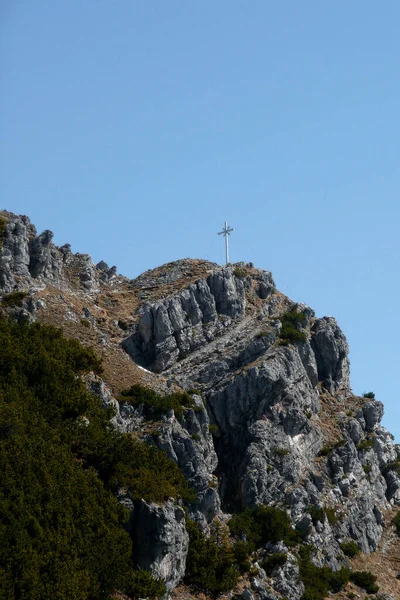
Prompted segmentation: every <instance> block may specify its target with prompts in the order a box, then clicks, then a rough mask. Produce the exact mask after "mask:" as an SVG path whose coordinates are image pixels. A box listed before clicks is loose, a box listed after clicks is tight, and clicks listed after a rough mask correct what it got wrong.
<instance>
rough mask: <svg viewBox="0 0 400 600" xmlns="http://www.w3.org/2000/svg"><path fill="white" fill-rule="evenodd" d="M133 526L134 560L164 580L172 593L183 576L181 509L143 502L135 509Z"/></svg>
mask: <svg viewBox="0 0 400 600" xmlns="http://www.w3.org/2000/svg"><path fill="white" fill-rule="evenodd" d="M133 523H134V524H133V532H132V537H133V551H134V560H135V561H136V562H137V564H138V565H139V567H141V568H142V569H148V570H150V571H151V572H152V574H153V575H154V577H156V578H161V579H163V580H164V582H165V586H166V588H167V590H168V591H169V590H171V589H173V588H174V587H176V585H177V584H178V583H179V581H180V580H181V579H182V577H183V575H184V574H185V567H186V556H187V552H188V546H189V536H188V534H187V532H186V527H185V512H184V510H183V508H181V507H180V506H176V505H175V504H174V502H173V501H169V502H167V503H166V504H165V505H164V506H158V505H156V504H153V503H150V504H148V503H147V502H145V501H144V500H142V501H141V502H139V503H138V504H137V506H135V508H134V519H133Z"/></svg>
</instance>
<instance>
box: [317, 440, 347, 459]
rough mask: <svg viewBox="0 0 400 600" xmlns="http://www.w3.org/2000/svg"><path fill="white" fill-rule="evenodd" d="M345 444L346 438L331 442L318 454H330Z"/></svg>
mask: <svg viewBox="0 0 400 600" xmlns="http://www.w3.org/2000/svg"><path fill="white" fill-rule="evenodd" d="M345 444H346V440H345V439H344V438H342V439H340V440H337V441H336V442H331V443H330V444H325V446H322V448H321V450H320V451H319V452H318V456H328V455H329V454H330V453H331V452H333V451H334V450H337V448H341V447H342V446H344V445H345Z"/></svg>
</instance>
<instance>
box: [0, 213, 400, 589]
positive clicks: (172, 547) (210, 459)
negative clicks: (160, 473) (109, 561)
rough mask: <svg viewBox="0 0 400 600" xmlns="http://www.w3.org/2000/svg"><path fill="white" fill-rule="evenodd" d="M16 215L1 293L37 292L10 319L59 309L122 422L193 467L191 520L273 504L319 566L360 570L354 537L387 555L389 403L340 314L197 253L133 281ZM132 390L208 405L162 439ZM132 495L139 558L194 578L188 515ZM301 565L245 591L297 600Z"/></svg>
mask: <svg viewBox="0 0 400 600" xmlns="http://www.w3.org/2000/svg"><path fill="white" fill-rule="evenodd" d="M3 219H5V223H4V231H3V234H2V246H1V250H0V292H1V294H3V295H7V294H10V292H13V291H16V290H22V291H26V292H27V294H28V295H27V296H26V298H24V300H23V303H22V306H18V307H14V308H12V309H11V312H12V313H13V314H14V316H16V317H17V318H28V319H31V320H35V319H37V320H39V321H44V322H51V319H52V315H53V316H54V315H57V318H56V320H57V321H58V324H60V325H64V326H65V328H66V330H67V332H68V333H69V335H74V336H77V337H79V338H80V339H82V340H83V341H84V343H91V344H94V345H95V346H97V347H98V348H99V349H100V351H101V353H102V354H103V358H104V360H105V363H106V367H107V368H106V374H105V379H106V384H105V383H104V381H102V380H99V379H98V378H94V379H93V380H91V381H90V382H88V385H90V386H91V388H92V390H93V392H94V393H97V394H99V395H100V396H101V397H102V399H103V402H104V404H105V405H106V404H110V403H112V404H113V405H114V406H115V409H116V416H115V417H114V420H113V422H114V425H115V426H116V427H118V428H119V429H120V430H121V431H124V432H131V433H132V432H133V433H135V435H138V436H140V437H141V438H142V439H143V440H144V441H145V442H147V443H152V444H155V445H157V446H158V447H159V448H160V449H163V450H164V451H166V452H167V454H168V455H169V456H170V457H171V458H172V459H173V460H174V461H175V462H176V463H177V464H178V465H179V467H180V468H181V470H182V472H183V474H184V476H185V477H186V479H187V480H188V481H189V482H190V484H191V485H192V487H193V488H194V490H195V492H196V501H195V502H193V503H192V504H191V505H189V506H187V512H188V515H189V516H190V517H191V518H192V519H195V520H196V521H198V523H200V524H201V526H202V527H203V529H204V530H205V531H207V530H208V527H209V525H210V523H211V522H212V521H213V520H214V519H215V518H216V517H218V518H219V519H220V520H222V521H224V519H225V520H226V515H227V514H230V513H232V512H234V511H237V510H240V509H243V508H244V507H255V506H258V505H261V504H263V505H274V506H279V507H283V508H284V509H285V510H287V512H288V514H290V517H291V520H292V524H293V527H294V528H296V529H297V530H298V531H299V532H301V534H302V536H303V540H304V543H308V544H313V545H314V546H315V547H316V549H317V554H316V556H315V561H316V562H317V564H318V565H321V566H322V565H328V566H330V567H331V568H333V569H337V568H339V567H340V566H342V565H345V564H347V562H348V561H347V558H346V557H345V556H344V554H343V551H342V545H343V543H344V542H347V541H349V540H353V541H355V542H356V543H357V544H358V546H359V547H360V548H361V550H362V551H363V552H364V553H366V554H369V553H371V552H374V551H375V550H377V548H378V547H379V543H380V540H381V538H382V535H383V533H384V531H386V530H388V528H390V522H388V519H387V517H385V515H387V514H391V511H393V508H394V507H395V506H398V505H399V504H400V479H399V476H398V470H399V469H398V464H399V462H398V460H399V456H398V451H397V447H396V446H395V445H394V443H393V440H392V436H391V435H390V434H389V433H388V432H387V431H386V429H385V428H383V427H382V426H381V425H380V421H381V418H382V415H383V406H382V404H381V403H380V402H378V401H376V400H375V399H373V398H360V397H356V396H354V395H353V393H352V391H351V387H350V369H349V360H348V344H347V341H346V338H345V336H344V335H343V333H342V332H341V330H340V328H339V326H338V324H337V322H336V321H335V319H334V318H332V317H323V318H317V317H316V316H315V314H314V311H313V310H312V309H311V308H310V307H308V306H306V305H304V304H298V303H295V302H293V301H292V300H290V299H289V298H287V297H286V296H284V295H283V294H281V293H280V292H279V291H277V290H276V288H275V284H274V280H273V277H272V275H271V273H269V272H268V271H263V270H260V269H256V268H254V266H253V265H252V264H251V263H248V264H244V263H238V264H236V265H229V266H226V267H220V266H218V265H216V264H213V263H209V262H207V261H200V260H189V259H186V260H181V261H176V262H175V263H170V264H168V265H164V266H163V267H159V268H158V269H155V270H152V271H149V272H146V273H144V274H143V275H141V276H140V277H138V278H137V279H135V280H128V279H127V278H124V277H121V276H118V275H117V274H116V269H115V268H112V269H109V268H108V266H107V265H106V263H103V262H102V263H99V264H98V265H97V266H95V265H94V264H93V263H92V261H91V259H90V257H89V256H87V255H77V254H73V253H72V252H71V249H70V247H69V246H68V245H65V246H63V247H61V248H58V247H56V246H55V245H54V244H53V242H52V237H53V236H52V233H51V232H49V231H46V232H44V233H42V234H41V235H37V234H36V230H35V228H34V227H33V226H32V225H31V223H30V221H29V219H28V218H27V217H18V216H16V215H13V214H12V213H6V212H3ZM71 324H74V326H73V327H72V325H71ZM293 332H295V333H293ZM296 332H297V333H296ZM107 369H108V370H107ZM119 381H123V382H124V384H125V387H126V384H128V383H134V382H136V381H139V382H141V383H143V384H144V385H147V386H149V387H151V388H153V389H157V390H159V391H161V392H162V391H166V390H168V389H175V388H178V387H179V388H180V389H183V390H186V391H188V392H190V394H191V395H192V398H193V401H194V403H195V409H194V408H188V409H187V410H185V411H184V415H183V417H182V418H181V419H179V420H178V419H176V417H175V415H174V413H173V411H170V412H169V413H167V414H165V415H164V417H163V418H162V419H161V420H160V422H159V423H158V424H157V435H154V431H153V430H151V428H149V425H148V423H147V421H146V419H145V418H144V415H143V411H141V409H140V407H139V408H137V407H136V408H135V407H132V406H131V405H129V404H127V403H124V402H123V400H121V399H120V400H119V401H117V400H116V397H117V396H118V393H119V392H120V391H121V388H122V387H124V386H122V385H121V387H119V385H120V383H119ZM120 499H121V501H122V502H124V503H125V504H126V505H127V506H129V508H130V509H131V517H132V519H131V525H130V527H131V531H132V535H133V536H134V538H135V539H136V540H137V541H138V544H137V548H138V549H139V550H138V554H137V556H136V561H137V563H138V564H139V565H141V566H143V567H145V568H150V569H151V570H152V571H153V572H154V573H155V574H156V575H157V576H161V577H163V579H164V580H165V581H166V583H167V588H168V590H169V591H171V590H173V589H174V588H175V587H176V585H177V584H178V583H179V581H180V580H181V579H182V577H183V575H184V572H185V561H186V554H187V545H188V544H187V533H186V530H185V513H184V511H183V510H182V508H181V507H180V506H178V505H177V504H176V503H175V501H174V500H173V499H171V500H170V501H169V502H168V504H167V505H166V506H157V505H149V504H146V503H145V502H142V503H141V504H140V505H139V506H134V505H133V504H132V503H130V499H129V498H127V497H125V496H124V494H123V492H122V491H121V498H120ZM385 528H386V529H385ZM281 551H282V548H280V547H277V548H275V547H271V548H269V550H268V552H271V553H274V552H281ZM286 551H288V550H287V549H286ZM288 552H289V551H288ZM288 556H289V560H288V561H287V563H286V564H285V567H282V568H280V569H277V570H276V571H275V572H274V576H273V577H271V576H268V575H267V574H266V573H265V572H263V571H262V569H261V570H259V575H258V576H254V577H253V578H252V579H251V580H249V582H248V585H247V588H246V589H244V591H243V590H242V592H241V594H242V595H241V596H240V597H241V598H242V599H243V600H245V599H246V598H247V599H248V600H251V598H253V600H257V599H263V598H264V599H268V598H270V599H271V600H272V599H273V598H281V597H284V596H285V597H287V598H289V599H291V600H298V599H299V598H300V597H301V595H302V592H303V590H302V587H301V585H300V584H299V583H298V565H297V559H296V557H295V556H294V555H292V554H290V552H289V554H288ZM393 585H396V584H393ZM396 589H397V588H396ZM396 593H397V592H394V595H393V596H392V597H393V598H395V597H396ZM246 594H247V595H246ZM387 597H388V598H389V596H387Z"/></svg>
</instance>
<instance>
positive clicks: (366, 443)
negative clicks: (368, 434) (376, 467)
mask: <svg viewBox="0 0 400 600" xmlns="http://www.w3.org/2000/svg"><path fill="white" fill-rule="evenodd" d="M373 446H374V440H373V439H369V440H368V439H364V440H361V442H360V443H359V444H357V450H370V449H371V448H373Z"/></svg>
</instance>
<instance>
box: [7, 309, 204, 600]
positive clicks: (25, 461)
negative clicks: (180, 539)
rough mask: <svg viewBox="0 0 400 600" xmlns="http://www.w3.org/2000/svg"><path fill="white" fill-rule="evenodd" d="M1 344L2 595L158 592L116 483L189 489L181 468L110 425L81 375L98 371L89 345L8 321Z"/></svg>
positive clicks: (81, 598)
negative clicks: (136, 547)
mask: <svg viewBox="0 0 400 600" xmlns="http://www.w3.org/2000/svg"><path fill="white" fill-rule="evenodd" d="M0 347H1V349H2V351H1V354H0V472H1V474H2V475H1V478H0V532H1V540H2V543H1V545H0V564H1V565H2V569H1V571H0V597H4V598H8V599H9V600H17V598H26V599H28V598H29V599H35V600H36V599H39V598H40V600H54V598H60V599H61V598H74V599H75V600H93V599H94V598H96V599H98V600H106V599H108V598H109V596H110V594H111V593H112V592H113V591H114V590H115V589H119V590H121V591H129V590H131V591H132V590H135V586H139V587H138V589H139V591H140V593H141V590H142V589H143V586H144V585H145V584H146V586H145V588H144V589H145V590H146V594H147V592H148V595H149V596H150V597H154V596H155V595H156V594H158V593H161V585H160V582H155V581H154V580H153V578H152V576H151V575H150V574H149V573H144V572H140V574H138V573H137V572H136V571H135V570H134V565H133V563H132V560H131V556H132V542H131V539H130V537H129V534H128V533H127V532H126V531H125V529H124V525H125V524H126V521H127V518H128V512H127V511H126V510H125V509H124V508H123V507H122V505H121V504H120V503H119V502H118V501H117V500H116V498H115V496H114V494H113V492H115V491H116V490H117V489H120V488H121V487H124V488H125V489H128V490H129V491H130V494H131V496H132V497H133V498H147V499H148V500H149V501H150V500H152V499H154V500H156V501H162V500H163V499H164V500H165V499H166V498H168V497H169V496H171V495H172V496H174V497H179V496H182V497H184V496H185V495H186V494H187V493H189V497H190V491H189V490H188V488H187V484H186V483H185V482H184V479H183V476H182V474H181V472H180V471H179V469H178V468H177V466H176V465H175V463H173V462H172V461H170V460H169V459H168V458H167V456H166V455H165V454H163V453H161V452H159V451H158V450H156V448H152V447H149V446H146V445H144V444H140V443H139V442H135V441H134V440H133V439H132V438H131V437H130V436H128V435H123V434H121V433H119V432H118V431H116V430H115V429H113V428H112V427H111V426H110V422H109V419H110V418H111V416H112V414H113V413H112V410H105V409H104V408H103V407H102V404H101V400H100V399H99V398H98V397H96V396H95V395H93V394H90V393H89V392H88V391H87V389H86V387H85V385H84V383H83V380H82V378H81V377H80V375H81V374H83V373H87V372H89V371H95V372H97V373H99V372H101V364H100V362H99V360H98V359H97V357H96V355H95V354H94V352H93V351H92V350H90V349H85V348H83V346H81V345H80V344H79V343H78V342H77V341H76V340H69V339H66V338H64V337H63V335H62V332H61V331H60V330H57V329H55V328H53V327H47V326H42V325H39V324H33V325H28V324H26V323H23V324H16V323H13V322H12V321H6V320H0ZM83 418H85V422H86V423H87V425H86V426H85V427H82V426H79V423H80V422H82V419H83ZM160 482H161V487H160ZM191 497H192V498H193V494H192V496H191ZM135 593H136V592H135ZM138 593H139V592H138Z"/></svg>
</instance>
